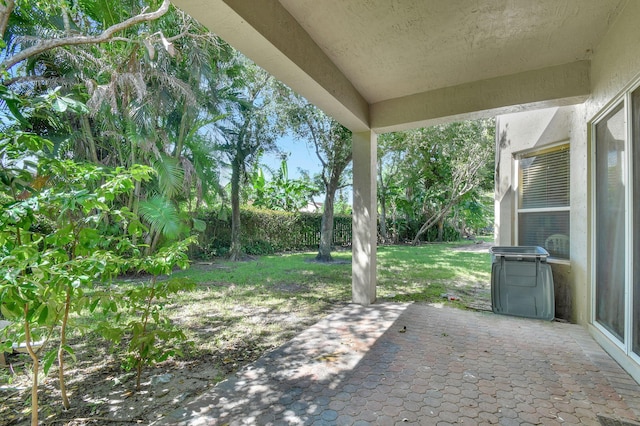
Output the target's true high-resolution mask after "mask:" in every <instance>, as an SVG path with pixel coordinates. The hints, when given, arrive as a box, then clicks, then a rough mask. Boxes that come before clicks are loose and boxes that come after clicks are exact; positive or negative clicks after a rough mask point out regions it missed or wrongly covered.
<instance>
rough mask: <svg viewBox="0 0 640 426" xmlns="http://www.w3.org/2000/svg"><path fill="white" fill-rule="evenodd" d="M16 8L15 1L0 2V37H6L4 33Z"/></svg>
mask: <svg viewBox="0 0 640 426" xmlns="http://www.w3.org/2000/svg"><path fill="white" fill-rule="evenodd" d="M15 6H16V4H15V2H14V1H13V0H7V1H6V2H0V37H4V33H5V31H6V30H7V25H9V17H10V16H11V12H13V8H14V7H15Z"/></svg>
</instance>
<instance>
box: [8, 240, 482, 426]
mask: <svg viewBox="0 0 640 426" xmlns="http://www.w3.org/2000/svg"><path fill="white" fill-rule="evenodd" d="M487 248H488V244H486V243H483V244H475V243H473V242H464V243H462V242H459V243H445V244H425V245H421V246H382V247H379V249H378V287H377V289H378V299H379V300H380V301H403V302H404V301H415V302H417V303H451V304H454V305H455V306H458V307H464V306H465V305H466V302H468V301H471V300H475V299H478V298H480V299H483V298H484V299H485V300H488V289H489V278H490V266H491V260H490V257H489V254H488V253H487ZM314 256H315V253H314V252H308V253H293V254H283V255H274V256H264V257H256V258H252V259H249V260H247V261H244V262H239V263H238V262H227V261H223V260H217V259H216V260H214V261H211V262H200V263H194V264H192V265H191V267H190V268H189V269H187V270H184V271H176V272H174V274H173V275H172V279H173V280H181V279H183V280H188V281H190V282H192V283H195V287H193V288H192V289H191V290H188V291H180V292H178V293H176V294H172V295H170V296H169V297H167V298H166V299H165V300H164V303H163V304H162V306H160V309H161V310H162V315H163V316H164V317H166V318H168V319H169V320H170V321H171V323H172V324H173V325H174V326H176V327H177V328H178V329H179V330H181V331H182V332H183V333H184V334H185V336H186V337H187V341H186V342H185V343H184V344H183V345H182V347H181V348H180V349H181V352H182V356H181V357H178V356H176V357H170V358H168V359H167V360H165V361H162V360H158V362H157V363H155V364H153V365H152V366H150V367H148V368H145V369H144V370H142V376H141V380H140V391H138V392H136V391H135V388H136V386H137V379H136V375H137V372H136V371H127V370H125V369H124V368H123V365H124V364H126V362H127V359H126V357H125V355H123V354H126V351H122V349H123V348H126V345H127V342H126V341H123V342H122V343H119V344H118V343H116V344H114V345H112V344H110V343H108V342H107V341H106V340H105V339H103V338H101V337H100V335H99V334H98V333H97V332H96V331H93V330H92V329H91V324H100V323H104V321H105V320H108V315H109V314H108V313H105V312H103V311H101V310H96V311H95V312H94V313H93V314H92V315H93V316H92V317H91V318H89V319H87V320H86V321H87V322H88V324H86V325H87V328H85V327H79V328H78V330H86V331H84V332H82V333H80V332H78V331H74V332H72V333H71V334H70V335H69V336H68V339H69V341H70V345H72V346H73V347H74V349H75V356H76V359H75V360H69V361H68V366H67V374H68V377H69V380H68V383H67V391H68V392H69V394H70V396H71V401H72V404H71V408H70V409H69V410H66V411H65V410H63V409H62V407H61V406H60V404H59V400H60V390H59V388H58V386H57V382H56V380H55V379H54V378H53V377H52V376H48V377H46V378H45V379H44V381H43V383H41V388H40V405H41V415H40V420H41V424H67V425H80V424H105V423H106V422H108V423H109V424H115V425H117V424H131V423H132V422H139V423H142V424H148V423H150V422H152V421H153V420H154V419H155V418H157V417H158V416H161V415H163V414H166V413H168V412H170V411H172V410H175V409H177V408H179V407H180V405H181V404H182V403H183V401H185V400H188V399H191V398H194V397H196V396H197V395H198V394H200V393H202V392H204V391H206V390H207V389H208V388H210V387H211V386H213V385H215V383H217V382H218V381H220V380H222V379H224V377H226V376H227V375H228V374H230V373H232V372H234V371H236V370H237V369H238V368H241V367H242V366H244V365H246V364H247V363H250V362H252V361H254V360H256V359H257V358H259V357H260V356H261V355H262V354H264V353H265V352H267V351H269V350H270V349H273V348H275V347H277V346H279V345H281V344H283V343H284V342H286V341H287V340H288V339H290V338H291V337H292V336H294V335H295V334H297V333H299V332H300V331H301V330H303V329H304V328H305V327H307V326H308V325H310V324H312V323H315V322H316V321H318V320H319V319H320V318H322V317H323V316H325V315H326V314H327V313H329V312H330V311H331V310H332V309H335V308H337V307H342V306H344V305H345V304H347V303H349V302H350V298H351V253H350V252H349V251H338V252H336V253H335V256H334V262H333V263H332V264H324V263H318V262H315V261H313V258H314ZM150 279H151V278H150V277H147V276H127V277H122V279H121V280H120V282H119V285H120V286H122V287H123V288H124V289H126V288H130V289H135V288H139V287H140V286H141V284H140V283H143V282H144V283H146V282H148V281H149V280H150ZM443 295H444V296H447V297H446V298H445V297H443ZM449 295H451V296H454V297H452V298H453V299H454V300H453V301H451V300H450V298H449ZM456 299H457V300H456ZM8 361H9V362H10V364H11V368H9V369H0V402H1V404H0V425H14V424H27V423H28V419H29V389H28V387H29V385H28V383H29V377H30V371H29V360H28V358H27V357H25V356H24V355H16V354H14V355H11V356H9V357H8ZM55 368H56V366H55V365H54V366H53V367H52V369H55ZM118 420H119V421H118Z"/></svg>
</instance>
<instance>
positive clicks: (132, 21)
mask: <svg viewBox="0 0 640 426" xmlns="http://www.w3.org/2000/svg"><path fill="white" fill-rule="evenodd" d="M170 4H171V3H170V2H169V0H163V2H162V5H161V6H160V7H159V8H158V10H156V11H155V12H149V13H141V14H139V15H136V16H133V17H131V18H129V19H127V20H126V21H124V22H120V23H118V24H115V25H112V26H110V27H109V28H107V29H106V30H104V31H103V32H102V33H100V34H99V35H97V36H84V35H81V36H70V37H62V38H56V39H51V40H44V41H41V42H40V43H37V44H36V45H34V46H31V47H29V48H27V49H24V50H22V51H21V52H19V53H18V54H16V55H14V56H12V57H11V58H8V59H6V60H5V61H3V62H2V67H3V68H5V69H10V68H11V67H13V66H14V65H16V64H18V63H20V62H22V61H24V60H25V59H28V58H30V57H32V56H35V55H38V54H40V53H43V52H46V51H47V50H51V49H55V48H58V47H64V46H77V45H83V44H98V43H104V42H106V41H110V40H111V39H113V37H114V34H115V33H117V32H119V31H122V30H125V29H127V28H130V27H132V26H134V25H136V24H139V23H141V22H148V21H153V20H155V19H158V18H160V17H161V16H162V15H164V14H165V13H167V11H168V10H169V6H170ZM0 12H2V11H1V10H0ZM0 17H1V18H2V20H4V19H5V16H4V15H0ZM7 19H8V18H7ZM2 20H0V25H2ZM0 29H2V27H0Z"/></svg>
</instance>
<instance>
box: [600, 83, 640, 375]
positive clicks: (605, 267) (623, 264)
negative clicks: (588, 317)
mask: <svg viewBox="0 0 640 426" xmlns="http://www.w3.org/2000/svg"><path fill="white" fill-rule="evenodd" d="M593 134H594V136H595V142H594V148H595V149H594V151H595V153H594V154H595V155H594V158H595V160H594V164H595V168H594V171H593V173H594V181H593V182H594V189H595V227H594V233H595V245H594V255H595V257H594V260H595V275H594V278H595V283H594V301H593V303H594V305H593V306H594V322H595V325H596V326H597V327H598V328H599V329H600V330H602V331H603V332H604V333H605V334H607V335H608V336H609V339H610V340H611V341H612V342H614V343H615V344H616V345H617V346H618V347H619V348H620V349H622V350H623V351H624V352H625V353H626V354H627V356H629V357H630V358H632V359H634V360H635V362H636V364H640V88H636V89H635V90H633V91H631V92H628V93H627V94H626V96H625V97H624V98H623V99H622V100H621V101H620V103H619V104H618V105H617V106H615V107H613V108H612V109H611V110H609V111H608V113H607V114H606V115H603V116H602V118H600V119H599V120H597V122H596V123H595V125H594V127H593Z"/></svg>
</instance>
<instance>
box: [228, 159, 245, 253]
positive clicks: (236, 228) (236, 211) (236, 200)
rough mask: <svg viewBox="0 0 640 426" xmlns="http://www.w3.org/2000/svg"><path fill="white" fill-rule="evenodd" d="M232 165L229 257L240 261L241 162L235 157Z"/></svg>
mask: <svg viewBox="0 0 640 426" xmlns="http://www.w3.org/2000/svg"><path fill="white" fill-rule="evenodd" d="M231 163H232V165H231V247H230V249H229V258H230V259H231V260H232V261H238V260H240V259H241V258H242V244H241V243H240V162H239V161H238V160H237V159H234V160H233V161H232V162H231Z"/></svg>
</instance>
